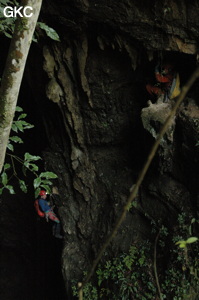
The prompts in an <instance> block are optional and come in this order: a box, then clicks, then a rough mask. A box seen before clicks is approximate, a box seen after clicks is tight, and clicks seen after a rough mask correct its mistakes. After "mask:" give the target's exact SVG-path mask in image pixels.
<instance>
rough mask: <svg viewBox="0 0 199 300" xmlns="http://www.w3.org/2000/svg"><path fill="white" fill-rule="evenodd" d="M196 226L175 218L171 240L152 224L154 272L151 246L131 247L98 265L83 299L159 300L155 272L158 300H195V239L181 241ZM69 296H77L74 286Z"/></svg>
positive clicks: (198, 289) (197, 248) (186, 219)
mask: <svg viewBox="0 0 199 300" xmlns="http://www.w3.org/2000/svg"><path fill="white" fill-rule="evenodd" d="M196 223H197V221H196V220H195V218H191V219H190V218H189V216H187V215H186V214H181V215H179V217H178V222H177V225H176V227H175V235H174V237H173V238H172V233H171V232H169V230H168V228H166V227H165V226H164V225H160V222H158V223H157V224H156V223H155V222H152V234H153V235H154V234H155V235H156V234H157V232H158V234H159V239H158V240H157V243H158V245H157V251H158V253H157V270H155V264H154V261H155V259H156V258H155V257H154V258H152V257H153V255H152V253H153V250H154V247H155V245H153V244H152V243H150V242H149V241H145V242H144V243H142V244H141V243H134V244H133V245H131V247H130V249H129V252H128V253H121V254H120V255H119V256H118V257H114V258H112V259H108V260H107V261H105V262H104V264H101V265H99V267H98V269H97V270H96V273H95V280H94V282H93V284H92V283H91V282H89V283H87V284H86V285H85V286H84V288H83V294H84V299H87V300H100V299H104V300H118V299H121V300H129V299H134V300H136V299H141V300H151V299H159V298H158V290H157V287H156V284H157V282H156V280H155V272H156V271H158V276H159V282H160V286H161V294H162V295H161V299H173V300H185V299H186V300H187V299H190V300H196V299H197V295H198V293H199V278H198V271H199V262H198V253H199V246H198V244H197V243H196V242H197V240H198V238H195V237H189V238H187V239H185V238H184V237H185V236H187V235H192V234H193V226H194V225H195V224H196ZM170 241H171V243H170ZM176 245H179V247H177V246H176ZM182 246H183V247H182ZM73 292H74V295H77V288H76V286H73Z"/></svg>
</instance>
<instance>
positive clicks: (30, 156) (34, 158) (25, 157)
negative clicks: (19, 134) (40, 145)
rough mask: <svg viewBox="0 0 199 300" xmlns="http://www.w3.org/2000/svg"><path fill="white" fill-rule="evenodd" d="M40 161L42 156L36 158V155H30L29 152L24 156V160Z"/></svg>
mask: <svg viewBox="0 0 199 300" xmlns="http://www.w3.org/2000/svg"><path fill="white" fill-rule="evenodd" d="M39 159H41V157H40V156H36V155H31V154H30V153H28V152H26V153H25V154H24V160H26V161H27V160H29V161H30V160H34V161H35V160H39Z"/></svg>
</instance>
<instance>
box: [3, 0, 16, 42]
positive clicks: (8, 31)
mask: <svg viewBox="0 0 199 300" xmlns="http://www.w3.org/2000/svg"><path fill="white" fill-rule="evenodd" d="M8 5H9V6H13V5H18V3H17V1H16V0H12V1H10V0H0V33H1V32H2V33H3V34H4V35H5V36H7V37H8V38H12V34H13V31H14V25H15V19H16V18H6V17H5V16H4V15H3V9H4V8H5V7H6V6H8Z"/></svg>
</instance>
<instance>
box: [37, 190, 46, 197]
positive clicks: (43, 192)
mask: <svg viewBox="0 0 199 300" xmlns="http://www.w3.org/2000/svg"><path fill="white" fill-rule="evenodd" d="M39 195H40V196H45V195H47V193H46V191H44V190H41V191H40V192H39Z"/></svg>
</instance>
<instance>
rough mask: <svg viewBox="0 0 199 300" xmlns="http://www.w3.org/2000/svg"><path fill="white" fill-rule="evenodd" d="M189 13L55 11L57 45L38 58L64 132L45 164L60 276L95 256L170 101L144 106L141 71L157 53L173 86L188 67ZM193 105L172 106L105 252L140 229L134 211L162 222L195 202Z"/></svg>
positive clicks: (165, 9)
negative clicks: (55, 202)
mask: <svg viewBox="0 0 199 300" xmlns="http://www.w3.org/2000/svg"><path fill="white" fill-rule="evenodd" d="M51 5H53V4H52V3H51ZM51 5H50V4H48V5H47V4H46V7H45V14H46V15H47V14H48V13H49V14H51V10H52V7H51ZM53 8H54V7H53ZM62 8H63V10H62ZM195 9H197V10H198V6H197V3H196V2H194V1H192V3H189V4H185V2H183V1H180V2H179V3H174V2H173V1H169V2H168V3H167V4H164V5H162V3H161V1H160V2H158V3H154V5H152V4H151V3H150V5H149V3H148V2H147V1H143V3H141V2H140V3H139V4H133V3H132V2H131V3H130V2H129V1H120V3H117V5H115V1H109V2H108V4H107V1H104V2H103V1H101V2H100V3H95V4H94V3H93V2H92V3H90V1H86V2H85V1H74V2H73V3H71V2H70V1H65V2H63V3H62V4H61V5H60V6H57V8H56V10H57V11H56V13H54V16H53V19H54V20H58V21H59V24H60V34H61V37H62V38H61V39H62V40H63V42H62V43H61V44H60V43H57V44H54V45H53V44H51V45H48V46H44V48H43V56H44V70H45V72H46V73H47V75H48V78H49V81H48V83H47V86H46V95H47V97H48V98H49V100H51V101H53V102H55V103H56V104H57V105H58V107H59V109H60V111H61V113H62V118H61V119H62V120H61V122H62V125H61V126H62V127H64V129H63V135H62V136H61V140H62V143H61V144H60V142H59V141H58V137H56V136H53V139H54V143H53V144H52V145H51V147H52V149H51V150H50V151H49V152H46V153H45V160H46V163H47V166H48V167H49V168H50V169H53V171H54V172H55V173H57V175H58V178H59V180H58V185H59V189H60V193H61V202H60V210H59V212H60V216H61V219H62V224H63V229H64V232H65V242H64V248H63V273H64V276H65V278H66V280H69V281H70V280H71V279H72V278H78V279H81V278H82V272H83V271H85V270H87V269H88V266H89V265H90V264H91V262H92V260H93V259H94V257H95V256H96V254H97V252H98V249H99V247H100V246H101V244H102V243H103V241H104V238H105V236H106V235H107V234H108V233H109V231H110V229H111V228H112V226H113V224H114V221H115V219H116V217H117V216H118V214H119V213H120V211H121V209H122V206H123V204H124V203H125V200H126V198H127V197H128V194H129V189H130V187H131V185H132V184H133V182H134V181H135V178H136V177H137V174H138V173H139V171H140V169H141V167H142V165H143V162H144V161H145V158H146V154H147V152H148V151H149V150H150V146H151V143H152V142H153V140H154V139H153V138H155V137H156V135H157V132H158V130H159V129H160V127H161V125H162V124H163V122H164V120H165V118H166V116H167V114H168V113H169V111H170V109H171V105H172V103H162V104H161V105H159V106H158V105H157V104H156V103H154V101H153V104H151V106H150V107H149V108H147V100H148V99H149V98H148V97H149V96H148V95H147V93H146V91H145V84H146V82H147V76H148V75H149V74H150V73H153V67H154V65H155V64H156V63H157V62H158V61H159V59H160V57H163V58H165V57H166V59H168V60H171V61H175V63H176V68H177V69H178V71H179V72H180V77H181V81H182V84H183V83H184V82H185V81H186V79H187V78H188V77H189V75H190V74H191V71H192V70H193V69H194V67H195V65H196V32H197V31H198V19H197V18H196V16H195V13H194V12H195ZM60 12H62V13H60ZM52 22H53V21H52ZM182 24H183V25H182ZM57 28H58V29H59V27H57ZM178 52H179V54H178ZM182 53H184V54H182ZM188 54H189V55H188ZM150 61H151V62H150ZM183 64H184V65H186V66H188V67H187V71H186V70H185V69H184V68H183ZM196 93H197V91H196ZM193 94H194V93H193ZM197 95H198V93H197ZM194 97H195V98H196V96H194ZM144 107H146V108H144ZM142 109H143V111H142V113H141V110H142ZM197 109H198V108H197V104H196V102H195V101H194V100H189V99H187V101H186V102H185V104H184V106H182V107H181V109H180V112H179V114H178V116H177V117H176V119H175V120H174V121H173V124H172V127H171V128H170V129H169V132H168V133H167V134H166V136H165V138H164V140H163V141H162V144H161V146H160V149H159V154H158V156H157V158H156V160H155V162H154V166H153V168H152V169H151V171H150V172H149V174H148V176H147V178H146V180H145V182H144V183H143V186H142V188H141V191H140V195H139V197H138V198H139V199H138V203H139V208H138V210H136V209H135V210H131V211H130V212H129V213H128V215H127V218H126V220H125V222H124V224H123V225H122V228H121V229H120V230H119V232H118V235H117V237H116V239H115V240H114V242H113V244H112V246H111V247H110V248H109V249H108V253H109V254H110V255H111V253H112V251H114V252H115V253H119V252H120V251H127V250H128V248H129V245H130V244H131V243H132V242H133V241H135V240H136V239H138V238H139V239H143V237H144V236H146V232H148V234H149V235H150V232H149V230H148V224H147V222H146V220H145V221H143V220H144V214H147V215H148V216H150V218H151V219H153V220H156V221H157V220H161V222H166V223H167V225H168V226H172V225H171V224H172V222H173V220H174V219H176V218H177V215H178V214H179V213H180V212H182V211H190V212H191V211H192V210H193V208H194V207H195V206H196V195H197V188H196V186H197V183H196V181H197V179H195V178H197V167H196V165H197V164H198V152H197V151H198V148H197V147H195V144H196V142H197V140H198V127H197V124H196V123H197V122H198V113H197ZM144 112H146V113H145V115H144ZM146 114H147V117H146ZM141 115H142V119H141ZM193 115H194V118H193ZM142 121H143V124H142ZM54 126H55V127H56V124H54ZM57 134H60V133H57ZM188 140H189V141H188ZM190 153H191V157H190ZM190 165H191V166H192V167H191V169H192V171H191V173H192V178H193V181H192V180H190V179H189V178H190V174H189V172H187V168H189V167H188V166H190ZM140 211H141V213H140ZM146 224H147V225H146Z"/></svg>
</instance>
